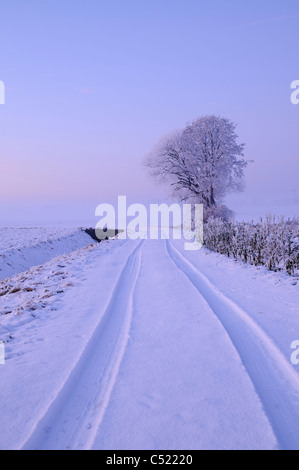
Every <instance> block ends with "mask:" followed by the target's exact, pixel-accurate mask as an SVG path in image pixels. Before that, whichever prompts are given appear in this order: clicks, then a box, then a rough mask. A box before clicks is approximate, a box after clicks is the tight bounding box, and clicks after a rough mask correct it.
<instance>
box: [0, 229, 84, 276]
mask: <svg viewBox="0 0 299 470" xmlns="http://www.w3.org/2000/svg"><path fill="white" fill-rule="evenodd" d="M90 243H93V241H92V239H91V238H90V237H89V236H88V235H87V234H86V233H85V232H83V230H81V229H79V228H76V229H74V228H59V229H58V228H49V227H14V228H11V227H0V262H1V264H0V280H1V279H5V278H7V277H10V276H12V275H14V274H16V273H20V272H22V271H26V270H27V269H29V268H31V267H32V266H37V265H40V264H43V263H45V262H47V261H49V260H51V259H52V258H54V257H55V256H57V255H59V254H63V253H71V252H72V251H75V250H78V249H79V248H83V247H84V246H86V245H88V244H90Z"/></svg>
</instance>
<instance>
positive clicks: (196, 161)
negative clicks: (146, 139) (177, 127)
mask: <svg viewBox="0 0 299 470" xmlns="http://www.w3.org/2000/svg"><path fill="white" fill-rule="evenodd" d="M235 128H236V126H235V124H234V123H232V122H231V121H230V120H228V119H226V118H222V117H217V116H204V117H200V118H198V119H196V120H194V121H193V122H192V123H191V124H189V125H187V127H186V128H185V129H183V130H181V131H176V132H174V133H172V134H171V135H169V136H167V137H165V138H164V139H162V140H161V141H160V142H159V144H158V145H157V146H156V148H155V149H154V150H153V152H152V153H151V155H150V156H149V157H148V158H147V160H146V166H147V167H148V169H149V171H150V174H151V175H153V176H154V177H156V178H157V179H158V180H159V181H161V182H166V183H169V184H170V185H171V187H172V190H173V194H174V195H175V196H177V197H178V198H179V200H180V201H194V202H197V203H201V204H203V205H204V207H205V209H206V210H209V211H210V212H213V209H215V208H216V207H217V206H219V204H221V201H222V199H223V197H224V196H225V195H227V194H228V193H229V192H232V191H239V190H241V189H242V186H243V177H244V168H245V167H246V165H247V162H246V161H245V160H244V159H243V158H242V157H243V156H244V154H243V150H244V144H238V143H237V138H238V136H237V135H236V133H235Z"/></svg>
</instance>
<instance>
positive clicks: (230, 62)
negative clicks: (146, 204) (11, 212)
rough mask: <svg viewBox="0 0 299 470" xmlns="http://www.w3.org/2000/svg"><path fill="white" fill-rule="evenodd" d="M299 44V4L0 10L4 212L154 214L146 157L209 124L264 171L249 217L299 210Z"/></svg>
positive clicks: (90, 0) (100, 4) (214, 2)
mask: <svg viewBox="0 0 299 470" xmlns="http://www.w3.org/2000/svg"><path fill="white" fill-rule="evenodd" d="M298 40H299V2H298V0H285V1H282V0H279V1H276V0H263V1H260V0H259V1H256V0H250V1H249V0H248V1H247V0H246V1H242V2H240V0H227V1H225V2H224V1H223V0H209V1H201V0H142V1H140V0H109V1H102V0H84V1H83V0H26V2H25V1H24V0H10V1H6V0H0V43H1V55H0V80H2V81H4V83H5V86H6V104H5V105H0V159H1V160H0V161H1V167H0V207H1V208H2V209H3V208H4V207H5V208H6V213H7V210H8V209H9V208H12V207H13V206H14V207H16V205H18V207H19V211H22V208H24V211H25V212H26V211H27V212H26V213H30V205H31V204H35V205H36V204H42V205H43V204H54V205H55V204H57V202H58V201H59V202H60V203H61V204H62V205H63V204H65V205H67V204H74V203H75V202H76V201H80V204H81V205H84V204H85V206H84V207H85V208H87V209H84V210H83V212H84V211H85V210H87V211H90V214H91V213H93V212H94V209H95V207H96V205H97V204H99V203H101V202H105V201H108V200H110V199H112V198H115V197H116V196H117V195H118V194H125V195H127V196H128V197H129V198H131V199H132V200H136V202H142V201H145V200H146V201H151V200H153V201H156V199H157V198H162V197H163V194H164V192H163V190H162V188H159V187H157V186H156V185H155V183H153V182H152V181H151V180H150V179H149V178H148V177H147V176H146V174H145V171H144V169H143V168H142V165H141V162H142V160H143V158H144V156H145V155H146V154H147V153H148V152H149V151H150V150H151V148H152V146H153V145H155V143H156V142H157V141H158V140H159V138H160V137H161V136H163V135H164V134H165V133H168V132H169V131H171V130H173V129H175V128H180V127H182V126H184V125H185V124H186V123H187V122H188V121H190V120H192V119H194V118H196V117H198V116H201V115H206V114H217V115H221V116H225V117H228V118H230V119H232V120H233V121H235V122H236V123H237V124H238V134H239V136H240V141H241V142H244V143H245V144H246V156H247V157H248V158H249V159H253V160H255V163H253V164H252V165H251V166H250V168H249V169H248V170H247V189H246V192H245V193H244V194H242V195H241V197H240V199H239V201H241V203H242V205H243V204H248V205H249V206H250V205H252V204H262V203H267V204H268V203H269V204H270V203H271V204H280V203H282V202H285V203H286V204H293V203H294V202H295V201H296V200H297V206H298V200H299V187H298V186H299V185H298V181H299V178H298V174H299V158H298V124H299V105H297V106H295V105H292V104H291V102H290V95H291V90H290V84H291V82H292V81H293V80H298V79H299V69H298V53H297V45H298ZM232 204H233V205H234V204H236V199H235V198H234V199H233V201H232ZM45 207H46V206H45ZM82 207H83V206H82ZM25 208H26V210H25ZM24 211H23V212H24ZM0 214H1V211H0ZM16 217H17V216H16Z"/></svg>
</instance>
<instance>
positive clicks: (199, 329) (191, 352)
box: [0, 231, 299, 450]
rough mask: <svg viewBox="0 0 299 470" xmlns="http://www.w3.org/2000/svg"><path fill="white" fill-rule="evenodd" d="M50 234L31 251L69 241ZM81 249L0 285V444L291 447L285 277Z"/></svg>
mask: <svg viewBox="0 0 299 470" xmlns="http://www.w3.org/2000/svg"><path fill="white" fill-rule="evenodd" d="M54 232H55V231H54ZM54 232H53V234H54V237H53V234H52V235H49V236H47V235H45V238H44V239H43V242H39V240H35V241H32V243H31V242H30V244H31V246H35V245H37V246H40V245H41V246H43V245H44V244H45V246H47V247H48V245H50V246H51V245H52V246H53V248H54V250H51V251H53V252H54V253H57V254H59V252H60V250H61V249H62V245H60V242H59V241H58V238H61V239H64V238H65V239H67V238H68V237H69V238H70V239H73V238H76V237H77V236H78V237H79V234H78V232H75V234H76V235H75V236H74V237H71V234H69V235H67V234H65V235H64V236H63V237H62V236H60V235H59V237H58V236H56V235H55V233H54ZM27 235H28V234H27ZM83 235H84V237H85V235H86V234H83ZM38 236H39V235H38V234H37V238H38ZM80 237H81V235H80ZM80 237H79V238H80ZM49 240H51V241H52V243H49ZM37 241H38V242H39V243H37ZM80 242H82V243H83V239H81V238H80ZM88 242H91V243H89V244H88V246H85V247H80V248H79V249H78V250H76V251H72V252H71V253H64V254H59V256H57V257H55V258H54V259H49V260H47V262H45V263H44V264H42V265H40V266H33V265H32V267H30V269H29V270H28V271H22V272H19V273H17V274H14V275H13V276H12V277H10V278H8V279H4V280H2V281H1V282H0V313H1V315H0V341H3V342H4V346H5V359H6V362H5V365H0V376H1V389H0V420H1V434H0V448H1V449H111V450H112V449H115V450H117V449H129V450H134V449H154V450H156V449H157V450H158V449H164V450H165V449H166V450H167V449H168V450H177V449H280V448H283V449H288V448H299V438H297V436H298V428H299V424H298V423H299V417H298V410H299V376H298V373H299V366H294V365H292V364H291V361H290V356H291V354H292V352H293V350H291V344H292V342H294V341H295V340H298V339H299V338H298V332H299V288H298V287H299V286H298V284H295V281H294V278H291V277H288V276H287V275H283V274H281V273H271V272H268V271H267V270H266V269H265V268H256V267H253V266H248V265H243V264H242V263H240V262H235V261H233V260H231V259H228V258H226V257H224V256H223V255H219V254H216V253H212V252H209V251H208V250H206V249H202V250H199V251H193V252H187V251H184V249H183V241H166V240H144V241H140V240H136V241H131V240H125V239H115V240H109V241H103V242H102V243H100V244H94V243H92V240H91V239H89V240H88ZM88 242H87V243H88ZM69 243H70V245H68V246H69V249H71V243H72V242H71V241H70V242H69ZM27 245H29V242H27ZM31 246H27V247H22V246H20V249H21V252H22V253H24V252H25V251H24V250H25V248H26V249H28V250H29V249H30V248H31ZM7 251H9V250H7V247H6V252H7ZM12 252H13V250H12ZM18 253H19V252H18ZM16 255H17V253H16ZM27 259H28V260H29V259H30V257H28V258H27ZM1 267H2V265H1Z"/></svg>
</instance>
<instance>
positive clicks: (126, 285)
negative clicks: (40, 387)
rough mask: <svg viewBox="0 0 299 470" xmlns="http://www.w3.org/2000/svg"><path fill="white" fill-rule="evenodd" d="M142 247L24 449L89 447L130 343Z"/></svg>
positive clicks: (129, 260)
mask: <svg viewBox="0 0 299 470" xmlns="http://www.w3.org/2000/svg"><path fill="white" fill-rule="evenodd" d="M142 244H143V242H141V243H139V245H138V246H137V247H136V248H135V249H134V251H133V252H132V253H131V254H130V256H129V257H128V259H127V261H126V264H125V266H124V268H123V270H122V272H121V274H120V276H119V279H118V281H117V283H116V285H115V288H114V290H113V293H112V296H111V299H110V301H109V304H108V307H107V309H106V311H105V313H104V315H103V316H102V317H101V320H100V322H99V324H98V325H97V327H96V329H95V331H94V333H93V335H92V337H91V339H90V340H89V342H88V344H87V346H86V347H85V349H84V351H83V353H82V355H81V357H80V358H79V360H78V362H77V364H76V365H75V367H74V368H73V370H72V371H71V373H70V375H69V376H68V378H67V380H66V382H65V383H64V385H63V387H62V389H61V390H60V392H59V394H58V396H57V397H56V399H55V400H54V401H53V402H52V403H51V405H50V406H49V408H48V410H47V411H46V413H45V415H44V416H43V418H42V419H41V420H40V421H39V423H38V424H37V426H36V428H35V430H34V431H33V433H32V435H31V436H30V437H29V439H28V440H27V441H26V443H25V444H24V446H23V450H48V449H49V450H56V449H57V450H61V449H62V450H65V449H76V450H85V449H91V448H92V445H93V442H94V440H95V438H96V434H97V431H98V429H99V427H100V424H101V421H102V419H103V416H104V413H105V410H106V408H107V406H108V403H109V399H110V396H111V392H112V390H113V387H114V384H115V381H116V378H117V375H118V372H119V368H120V365H121V362H122V358H123V355H124V352H125V348H126V345H127V342H128V338H129V332H130V327H131V320H132V315H133V296H134V290H135V284H136V281H137V278H138V274H139V270H140V260H141V245H142Z"/></svg>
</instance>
